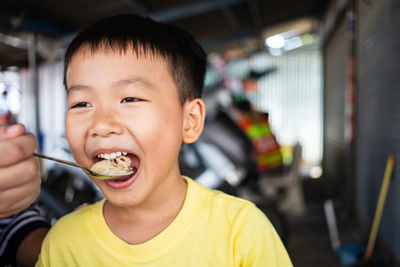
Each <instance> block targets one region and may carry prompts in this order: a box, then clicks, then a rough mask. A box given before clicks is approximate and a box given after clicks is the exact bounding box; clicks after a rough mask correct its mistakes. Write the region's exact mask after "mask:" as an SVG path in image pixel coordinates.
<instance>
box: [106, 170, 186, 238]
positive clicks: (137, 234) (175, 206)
mask: <svg viewBox="0 0 400 267" xmlns="http://www.w3.org/2000/svg"><path fill="white" fill-rule="evenodd" d="M168 191H169V192H168V194H167V195H164V196H165V197H162V198H157V199H156V200H154V199H153V200H152V202H151V203H143V204H142V205H140V206H135V207H116V206H113V205H112V204H111V203H109V202H106V203H105V205H104V210H103V214H104V218H105V220H106V223H107V225H108V227H109V228H110V230H111V231H112V232H113V233H114V234H115V235H116V236H118V237H119V238H121V239H122V240H124V241H125V242H127V243H129V244H140V243H144V242H146V241H148V240H150V239H152V238H153V237H155V236H156V235H158V234H159V233H161V232H162V231H163V230H164V229H165V228H167V227H168V225H169V224H171V223H172V221H173V220H174V219H175V218H176V216H177V215H178V213H179V211H180V210H181V208H182V206H183V203H184V201H185V197H186V191H187V184H186V181H185V180H184V179H183V178H181V177H180V178H179V180H177V182H176V183H175V185H174V186H173V187H171V188H169V190H168ZM156 202H157V203H156Z"/></svg>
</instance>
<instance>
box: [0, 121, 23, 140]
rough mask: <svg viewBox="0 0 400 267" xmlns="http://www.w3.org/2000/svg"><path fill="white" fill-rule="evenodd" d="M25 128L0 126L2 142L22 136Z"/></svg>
mask: <svg viewBox="0 0 400 267" xmlns="http://www.w3.org/2000/svg"><path fill="white" fill-rule="evenodd" d="M24 132H25V127H24V125H22V124H13V125H7V126H0V140H4V139H10V138H14V137H17V136H20V135H22V134H23V133H24Z"/></svg>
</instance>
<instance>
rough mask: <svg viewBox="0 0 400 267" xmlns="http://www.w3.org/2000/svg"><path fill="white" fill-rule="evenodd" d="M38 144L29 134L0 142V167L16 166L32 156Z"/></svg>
mask: <svg viewBox="0 0 400 267" xmlns="http://www.w3.org/2000/svg"><path fill="white" fill-rule="evenodd" d="M37 145H38V143H37V140H36V138H35V136H34V135H33V134H31V133H28V134H25V135H22V136H19V137H15V138H13V139H9V140H7V141H5V140H0V155H6V156H4V157H3V156H2V157H1V160H0V167H5V166H10V165H12V164H16V163H18V162H20V161H22V160H24V159H27V158H29V157H32V156H33V152H34V151H35V149H36V147H37Z"/></svg>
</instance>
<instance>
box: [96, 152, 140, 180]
mask: <svg viewBox="0 0 400 267" xmlns="http://www.w3.org/2000/svg"><path fill="white" fill-rule="evenodd" d="M90 170H92V171H94V172H97V173H99V174H103V175H111V176H122V175H129V174H131V173H132V172H133V169H132V167H131V159H130V158H129V157H126V156H119V157H116V158H114V159H104V160H102V161H99V162H96V163H95V164H93V166H92V167H91V168H90Z"/></svg>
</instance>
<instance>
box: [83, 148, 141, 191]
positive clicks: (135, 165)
mask: <svg viewBox="0 0 400 267" xmlns="http://www.w3.org/2000/svg"><path fill="white" fill-rule="evenodd" d="M94 162H95V164H94V165H93V166H92V168H91V169H92V170H93V171H95V172H98V173H101V174H104V175H117V176H118V178H116V179H107V180H104V181H105V182H106V184H107V185H109V186H110V187H112V188H117V189H118V188H125V187H128V186H129V185H130V184H132V183H133V181H134V180H135V178H136V176H137V173H138V170H139V167H140V159H139V157H138V156H137V155H135V154H131V153H127V152H116V153H110V154H99V155H97V156H96V157H95V158H94ZM124 174H126V175H124Z"/></svg>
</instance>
